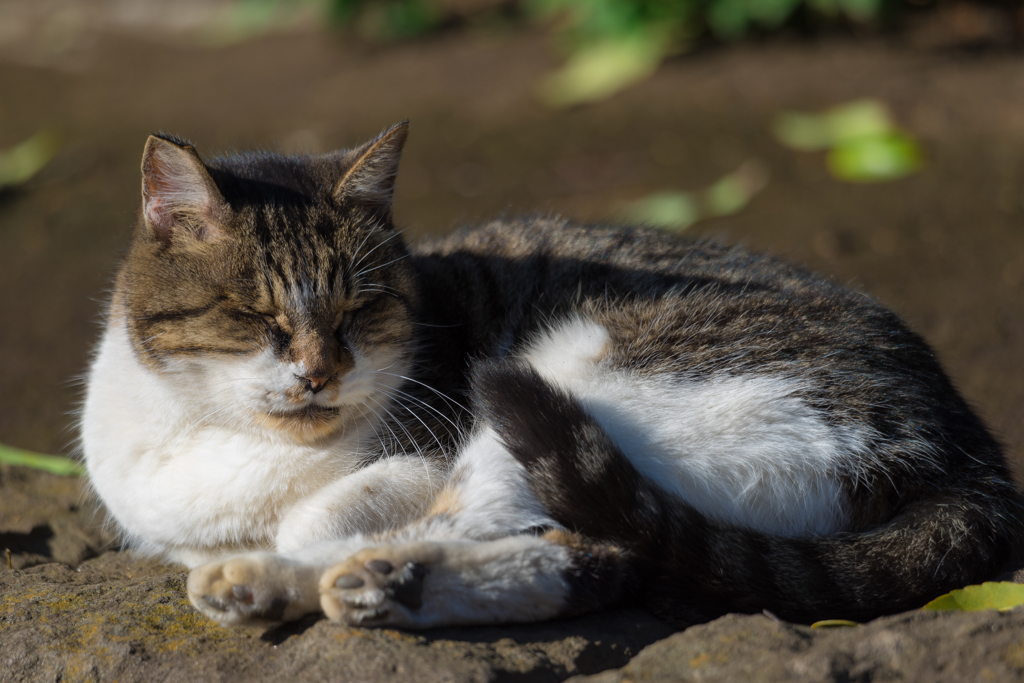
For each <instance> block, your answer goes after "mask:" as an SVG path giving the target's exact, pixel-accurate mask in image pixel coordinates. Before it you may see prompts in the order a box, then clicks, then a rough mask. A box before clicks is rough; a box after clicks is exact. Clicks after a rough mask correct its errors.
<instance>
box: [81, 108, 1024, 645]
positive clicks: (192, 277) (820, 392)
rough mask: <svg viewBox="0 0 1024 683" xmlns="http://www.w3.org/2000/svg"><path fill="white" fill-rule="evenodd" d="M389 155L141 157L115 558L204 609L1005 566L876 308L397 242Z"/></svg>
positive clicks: (579, 247) (912, 582)
mask: <svg viewBox="0 0 1024 683" xmlns="http://www.w3.org/2000/svg"><path fill="white" fill-rule="evenodd" d="M406 133H407V125H406V124H405V123H403V124H400V125H398V126H395V127H394V128H391V129H390V130H388V131H386V132H385V133H383V134H382V135H380V136H379V137H378V138H376V139H375V140H373V141H371V142H369V143H367V144H365V145H363V146H360V147H358V148H355V149H353V150H348V151H339V152H334V153H330V154H324V155H309V156H281V155H277V154H270V153H262V152H261V153H249V154H239V155H233V156H226V157H222V158H218V159H211V160H207V161H205V162H204V161H203V160H202V159H201V158H200V157H199V156H198V154H197V153H196V151H195V149H194V148H193V147H192V146H191V145H189V144H187V143H185V142H183V141H181V140H179V139H177V138H174V137H170V136H165V135H158V136H153V137H150V138H149V140H148V142H147V144H146V148H145V152H144V155H143V161H142V176H143V182H142V195H143V199H142V211H141V216H140V219H139V222H138V226H137V229H136V232H135V235H134V239H133V241H132V244H131V248H130V251H129V253H128V255H127V258H126V259H125V262H124V265H123V267H122V268H121V270H120V273H119V275H118V276H117V281H116V288H115V290H114V294H113V298H112V301H111V304H110V311H109V320H108V324H107V328H106V332H105V335H104V337H103V340H102V343H101V344H100V347H99V349H98V352H97V355H96V358H95V361H94V363H93V365H92V369H91V374H90V380H89V387H88V396H87V402H86V406H85V411H84V419H83V428H82V430H83V440H84V444H85V454H86V462H87V466H88V470H89V475H90V479H91V482H92V485H93V487H94V488H95V491H96V492H97V493H98V495H99V496H100V497H101V498H102V500H103V501H104V503H105V504H106V507H107V508H108V509H109V512H110V514H111V515H112V517H113V519H114V520H116V523H117V525H118V526H119V528H120V529H121V531H122V532H123V534H124V537H125V540H126V543H127V544H128V545H131V546H134V547H136V548H137V549H139V550H140V551H143V552H145V553H149V554H153V555H160V556H163V557H164V558H167V559H170V560H174V561H178V562H181V563H184V564H186V565H188V566H189V567H191V568H193V569H192V572H191V574H190V576H189V580H188V592H189V596H190V598H191V600H192V602H193V604H194V605H195V606H196V608H198V609H199V610H200V611H202V612H203V613H204V614H206V615H208V616H210V617H211V618H213V619H215V620H217V621H218V622H220V623H222V624H260V623H272V622H279V621H285V620H291V619H295V618H297V617H300V616H302V615H304V614H308V613H314V612H319V611H323V612H325V613H326V614H327V616H328V617H330V618H331V619H333V620H335V621H338V622H343V623H348V624H359V625H385V624H386V625H395V626H402V627H412V628H424V627H431V626H438V625H443V624H484V623H495V622H523V621H535V620H542V619H549V618H552V617H559V616H565V615H572V614H578V613H582V612H587V611H592V610H599V609H604V608H609V607H613V606H616V605H621V604H634V605H645V606H647V607H649V608H650V609H652V610H654V611H655V612H656V613H658V614H661V615H663V616H664V617H666V618H668V619H671V620H674V621H677V622H680V623H692V622H694V621H697V620H703V619H708V618H710V617H713V616H715V615H718V614H721V613H723V612H726V611H747V612H749V611H757V610H762V609H769V610H771V611H772V612H774V613H776V614H778V615H779V616H781V617H784V618H786V619H790V620H795V621H804V622H806V621H811V620H815V619H819V618H823V617H845V618H850V619H857V620H864V619H869V618H871V617H874V616H876V615H880V614H883V613H887V612H895V611H898V610H903V609H907V608H912V607H917V606H920V605H921V604H923V603H924V602H926V601H927V600H929V599H930V598H933V597H935V596H936V595H938V594H940V593H943V592H945V591H948V590H949V589H952V588H956V587H959V586H962V585H965V584H969V583H972V582H977V581H980V580H983V579H987V578H990V577H991V576H992V575H993V574H994V573H995V572H996V571H997V570H998V568H999V567H1000V565H1002V564H1003V562H1004V561H1005V560H1007V558H1008V557H1009V553H1010V549H1011V547H1012V546H1014V545H1015V544H1016V543H1017V542H1018V539H1019V538H1020V537H1021V534H1022V532H1021V529H1022V524H1021V515H1020V509H1021V508H1020V499H1019V497H1018V492H1017V491H1016V489H1015V487H1014V485H1013V484H1012V482H1011V479H1010V476H1009V474H1008V471H1007V467H1006V464H1005V462H1004V460H1003V456H1002V455H1001V452H1000V447H999V446H998V445H997V443H996V442H995V441H994V440H993V438H992V437H991V436H990V435H989V433H988V432H987V431H986V429H985V427H984V426H983V425H982V423H981V422H980V421H979V419H978V418H977V417H975V415H974V414H973V413H972V412H971V410H970V409H969V408H968V406H967V405H966V403H965V402H964V400H963V399H962V398H961V397H960V396H959V395H958V394H957V392H956V391H955V390H954V388H953V387H952V385H951V383H950V381H949V380H948V379H947V377H946V375H945V374H943V372H942V370H941V369H940V368H939V366H938V364H937V362H936V360H935V357H934V355H933V353H932V352H931V351H930V350H929V348H928V347H927V346H926V345H925V343H924V342H923V341H921V339H920V338H918V337H917V336H916V335H914V334H913V333H912V332H910V331H908V330H907V329H906V327H904V325H903V324H902V323H901V322H900V321H899V320H898V319H897V317H896V316H895V315H894V314H892V313H890V312H889V311H887V310H885V309H884V308H882V307H881V306H879V305H878V304H876V303H875V302H873V301H871V300H870V299H869V298H867V297H866V296H864V295H863V294H860V293H858V292H855V291H850V290H848V289H845V288H842V287H839V286H837V285H835V284H832V283H830V282H829V281H827V280H825V279H822V278H820V277H817V276H815V275H811V274H808V273H807V272H805V271H803V270H800V269H798V268H795V267H793V266H790V265H787V264H786V263H784V262H781V261H779V260H775V259H773V258H769V257H765V256H758V255H753V254H750V253H748V252H745V251H743V250H740V249H736V248H725V247H721V246H716V245H714V244H707V243H701V242H693V241H689V240H683V239H679V238H677V237H674V236H669V235H666V234H663V233H659V232H654V231H651V230H646V229H643V228H639V227H625V228H609V227H593V226H584V225H578V224H574V223H572V222H570V221H566V220H563V219H558V218H530V219H522V220H501V221H496V222H493V223H491V224H488V225H485V226H483V227H480V228H476V229H472V230H465V231H462V232H459V233H456V234H454V235H452V236H450V237H447V238H445V239H442V240H440V241H435V242H431V243H427V244H422V245H419V246H416V247H412V248H410V247H408V246H406V244H405V243H404V242H403V239H402V237H401V234H400V232H399V231H398V230H396V228H395V226H394V225H393V223H392V218H391V199H392V192H393V188H394V183H395V177H396V172H397V169H398V164H399V157H400V154H401V150H402V146H403V143H404V141H405V138H406Z"/></svg>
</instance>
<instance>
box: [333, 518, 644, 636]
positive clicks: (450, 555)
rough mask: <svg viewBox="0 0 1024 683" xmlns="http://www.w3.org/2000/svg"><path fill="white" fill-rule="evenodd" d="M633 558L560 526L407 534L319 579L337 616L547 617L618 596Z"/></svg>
mask: <svg viewBox="0 0 1024 683" xmlns="http://www.w3.org/2000/svg"><path fill="white" fill-rule="evenodd" d="M627 568H628V565H627V562H626V558H625V554H624V553H623V552H622V551H621V550H620V549H618V548H616V547H613V546H610V545H598V544H592V543H589V542H587V541H586V540H585V539H582V538H581V537H578V536H575V535H573V534H568V533H566V532H563V531H560V530H552V531H548V532H547V533H545V534H544V535H543V536H531V535H520V536H512V537H506V538H501V539H498V540H494V541H483V542H480V541H439V542H432V541H419V542H412V543H401V544H395V545H387V546H381V547H377V548H367V549H365V550H362V551H360V552H358V553H356V554H355V555H353V556H352V557H350V558H349V559H347V560H346V561H345V562H342V563H340V564H337V565H335V566H333V567H331V568H330V569H329V570H328V571H327V572H325V573H324V575H323V576H322V577H321V579H320V592H321V606H322V608H323V611H324V612H325V613H326V614H327V616H328V617H330V618H331V619H332V620H334V621H337V622H341V623H346V624H350V625H362V626H400V627H405V628H429V627H432V626H444V625H457V624H496V623H509V622H532V621H541V620H545V619H551V618H554V617H559V616H569V615H572V614H578V613H582V612H589V611H593V610H597V609H601V608H606V607H609V606H611V605H613V604H615V603H616V602H618V600H619V599H620V598H621V596H622V593H623V590H624V586H625V584H626V581H625V576H626V571H627Z"/></svg>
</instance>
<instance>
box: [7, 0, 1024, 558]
mask: <svg viewBox="0 0 1024 683" xmlns="http://www.w3.org/2000/svg"><path fill="white" fill-rule="evenodd" d="M1022 36H1024V9H1022V3H1021V2H1020V1H1014V2H997V1H994V0H993V1H991V2H982V1H980V0H973V1H967V0H636V1H632V2H631V1H627V0H392V1H381V2H370V1H368V0H364V1H359V0H218V1H211V0H179V1H177V2H173V3H171V2H159V1H157V0H34V1H31V2H30V1H28V0H6V1H5V2H3V3H0V310H2V311H3V317H2V322H0V444H4V445H5V447H3V448H0V456H2V457H0V461H2V462H5V463H7V464H3V465H0V499H2V502H0V545H4V546H5V547H16V550H17V549H20V550H18V552H20V553H21V555H20V557H21V559H20V560H17V558H16V561H19V562H21V563H23V564H24V563H31V562H32V561H33V560H32V559H31V558H32V556H33V555H32V554H33V553H36V554H37V555H46V554H47V553H49V554H50V555H51V556H55V557H56V556H60V557H61V558H74V557H79V558H80V557H81V556H82V554H83V553H86V554H87V553H89V552H93V551H94V549H95V546H96V545H97V543H98V541H97V539H96V538H95V537H94V536H90V535H89V534H90V533H92V532H88V531H81V530H80V531H76V532H74V533H77V534H79V536H81V538H78V537H76V538H78V540H72V541H68V543H69V544H70V545H67V548H65V549H64V550H60V549H56V550H55V549H54V548H55V545H54V542H53V538H55V536H54V534H56V538H60V537H61V534H62V533H64V532H61V530H60V524H61V523H60V522H59V520H60V519H64V518H67V519H71V518H74V517H75V516H76V515H81V514H84V513H82V512H81V511H80V507H81V505H82V502H81V501H82V500H83V499H82V498H81V495H80V490H79V486H80V483H79V480H77V479H74V478H73V477H58V476H55V475H51V474H37V470H35V469H26V468H25V467H22V466H15V465H12V464H10V463H13V462H21V463H29V464H36V465H39V464H40V463H42V465H43V466H48V467H51V469H54V468H55V469H56V470H57V471H63V470H61V466H60V464H59V462H56V461H45V462H44V461H35V462H33V461H32V460H31V457H32V456H31V453H26V452H35V453H45V454H65V455H71V454H72V453H73V445H74V444H73V442H74V420H75V418H74V408H75V404H76V402H77V401H78V400H79V399H80V397H81V391H82V390H81V387H80V386H79V384H77V383H76V381H75V378H76V377H79V376H80V375H81V374H82V373H83V371H84V370H85V368H86V365H87V362H88V358H89V353H90V349H91V347H92V346H93V344H94V343H95V342H96V340H97V338H98V335H99V331H100V326H99V324H100V322H101V315H102V309H103V302H104V300H105V298H106V296H107V294H106V291H107V287H108V285H109V283H110V281H111V276H112V274H113V271H114V269H115V268H116V267H117V264H118V261H119V258H120V256H121V254H122V253H123V251H124V249H125V247H126V245H127V240H128V237H129V235H130V232H131V228H132V226H133V224H134V222H135V218H136V212H137V210H138V205H139V185H140V179H139V161H140V158H141V153H142V148H143V144H144V142H145V140H146V136H147V135H148V134H149V133H151V132H155V131H166V132H170V133H175V134H177V135H180V136H182V137H185V138H188V139H190V140H192V141H193V142H194V143H195V144H196V145H197V147H198V149H199V151H200V153H201V154H203V155H215V154H218V153H223V152H228V151H231V150H237V149H251V148H263V149H271V150H280V151H284V152H317V151H326V150H331V149H335V148H338V147H345V146H351V145H354V144H356V143H358V142H360V141H362V140H365V139H366V138H368V137H370V136H372V135H375V134H376V133H378V132H379V131H381V130H382V129H384V128H385V127H387V126H389V125H391V124H393V123H396V122H398V121H401V120H402V119H405V118H409V119H411V122H412V128H411V134H410V138H409V143H408V147H407V151H406V155H405V157H404V160H403V162H402V167H401V171H400V176H399V180H398V186H397V191H396V200H395V202H396V205H395V213H396V221H397V222H398V223H399V224H400V225H401V226H403V227H405V228H407V229H408V234H409V235H410V237H411V238H412V239H419V238H423V237H427V236H429V235H433V234H439V233H442V232H444V231H447V230H450V229H452V228H453V227H456V226H459V225H463V224H467V223H472V222H475V221H479V220H482V219H485V218H488V217H493V216H495V215H501V214H508V213H520V212H536V211H540V212H558V213H563V214H566V215H570V216H574V217H578V218H581V219H587V220H601V221H619V220H643V221H646V222H650V223H654V224H656V225H660V226H662V227H664V229H666V230H673V231H678V232H680V233H682V234H687V235H693V236H697V237H703V236H712V237H715V238H720V239H724V240H727V241H729V242H739V243H743V244H745V245H747V246H749V247H751V248H754V249H759V250H767V251H770V252H772V253H775V254H778V255H781V256H784V257H786V258H789V259H792V260H794V261H797V262H800V263H804V264H807V265H809V266H811V267H813V268H814V269H817V270H820V271H822V272H824V273H827V274H829V275H831V276H832V277H833V278H835V279H837V280H839V281H842V282H846V283H850V284H852V285H854V286H857V287H860V288H862V289H864V290H865V291H867V292H869V293H870V294H871V295H872V296H875V297H877V298H878V299H880V300H881V301H883V302H884V303H885V304H887V305H888V306H890V307H892V308H893V309H895V310H896V311H898V312H899V313H900V314H901V315H902V316H904V317H905V318H906V319H907V320H908V321H909V323H910V325H911V326H912V327H913V328H914V329H915V330H917V331H918V332H920V333H921V334H922V335H923V336H924V337H925V338H926V339H927V340H928V341H929V342H930V343H931V344H932V345H933V346H934V347H935V348H936V350H937V352H938V354H939V356H940V358H941V360H942V361H943V362H944V364H945V366H946V368H947V369H948V370H949V372H950V374H951V375H952V376H953V378H954V381H955V382H956V383H957V385H958V386H959V387H960V388H961V389H962V391H963V392H964V393H965V394H966V396H967V397H968V399H969V400H970V401H971V402H972V403H973V404H974V405H975V406H977V408H978V410H979V411H980V413H981V414H982V415H983V416H984V418H985V419H986V421H987V422H988V424H989V425H990V426H991V427H992V428H993V430H994V431H995V432H996V433H997V435H998V436H999V438H1000V439H1001V440H1002V441H1003V442H1004V443H1005V444H1006V445H1007V448H1008V454H1009V457H1010V458H1011V460H1012V462H1013V465H1014V468H1015V473H1016V475H1017V476H1018V479H1019V480H1021V481H1024V50H1022V48H1024V38H1022ZM19 449H20V450H19ZM19 458H21V460H19ZM26 458H28V459H26ZM47 463H49V464H47ZM54 463H56V464H54ZM40 501H46V502H45V504H43V503H41V502H40ZM40 506H42V507H40ZM54 520H58V521H54ZM83 528H84V527H83ZM67 533H69V534H70V533H71V532H67ZM82 534H84V536H83V535H82ZM65 535H67V534H65ZM71 535H72V536H73V535H74V534H71ZM69 538H70V536H69ZM48 539H49V540H48ZM90 549H92V550H90ZM61 553H64V555H61ZM76 553H77V554H76ZM66 561H72V559H66Z"/></svg>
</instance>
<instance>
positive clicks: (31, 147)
mask: <svg viewBox="0 0 1024 683" xmlns="http://www.w3.org/2000/svg"><path fill="white" fill-rule="evenodd" d="M58 149H60V138H59V136H58V135H57V133H56V132H55V131H52V130H41V131H39V132H38V133H36V134H35V135H33V136H32V137H30V138H29V139H27V140H25V141H24V142H21V143H19V144H17V145H15V146H14V147H11V148H10V149H8V150H4V151H0V188H4V187H12V186H14V185H20V184H22V183H24V182H25V181H26V180H28V179H29V178H31V177H32V176H34V175H35V174H36V173H37V172H38V171H39V170H40V169H41V168H42V167H43V166H45V165H46V164H47V163H48V162H49V161H50V159H52V158H53V157H54V155H55V154H56V153H57V150H58Z"/></svg>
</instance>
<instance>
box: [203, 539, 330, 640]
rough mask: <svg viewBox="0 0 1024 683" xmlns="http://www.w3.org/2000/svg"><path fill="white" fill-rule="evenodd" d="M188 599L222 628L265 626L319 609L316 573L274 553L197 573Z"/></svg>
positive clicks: (211, 566)
mask: <svg viewBox="0 0 1024 683" xmlns="http://www.w3.org/2000/svg"><path fill="white" fill-rule="evenodd" d="M188 597H189V600H191V601H192V604H193V605H194V606H195V608H196V609H198V610H199V611H200V612H202V613H203V614H205V615H206V616H208V617H210V618H211V619H213V620H214V621H216V622H218V623H219V624H221V625H222V626H267V625H270V624H275V623H278V622H282V621H292V620H294V619H298V618H299V617H301V616H303V615H305V614H309V613H310V612H317V611H319V609H320V605H319V594H318V592H317V572H316V570H315V569H313V568H312V567H307V566H305V565H302V564H300V563H297V562H294V561H292V560H289V559H287V558H284V557H281V556H279V555H274V554H272V553H249V554H247V555H239V556H238V557H233V558H231V559H229V560H225V561H222V562H211V563H210V564H206V565H203V566H201V567H196V568H195V569H193V570H192V572H191V573H190V574H189V577H188Z"/></svg>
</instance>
